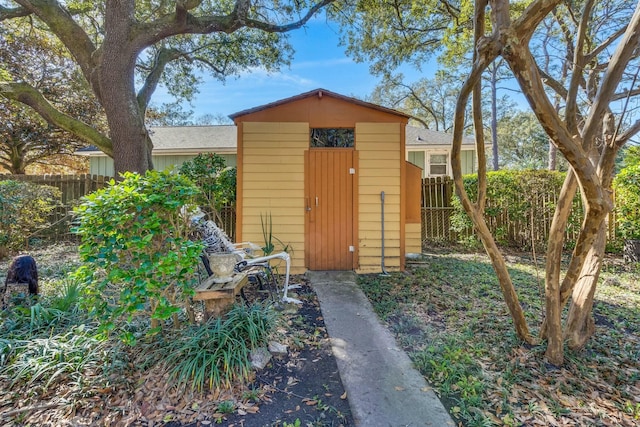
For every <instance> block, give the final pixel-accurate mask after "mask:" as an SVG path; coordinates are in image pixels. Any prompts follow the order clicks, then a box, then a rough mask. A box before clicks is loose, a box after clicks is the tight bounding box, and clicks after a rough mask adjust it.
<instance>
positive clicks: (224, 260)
mask: <svg viewBox="0 0 640 427" xmlns="http://www.w3.org/2000/svg"><path fill="white" fill-rule="evenodd" d="M208 258H209V266H210V267H211V271H213V274H214V276H215V278H214V279H213V281H214V282H215V283H227V282H230V281H231V280H233V278H232V277H231V275H232V274H233V269H234V267H235V266H236V263H237V262H238V256H237V255H236V254H232V253H226V252H223V253H212V254H209V255H208Z"/></svg>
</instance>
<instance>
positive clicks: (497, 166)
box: [491, 63, 500, 171]
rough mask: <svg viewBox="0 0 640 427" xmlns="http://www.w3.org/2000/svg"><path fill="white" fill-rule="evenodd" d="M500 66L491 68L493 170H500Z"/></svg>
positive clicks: (494, 64) (494, 65)
mask: <svg viewBox="0 0 640 427" xmlns="http://www.w3.org/2000/svg"><path fill="white" fill-rule="evenodd" d="M497 80H498V65H497V64H496V63H493V64H492V66H491V154H492V156H493V162H492V163H493V164H492V166H493V170H494V171H497V170H499V169H500V162H499V160H500V159H499V157H498V156H499V155H498V106H497V103H498V88H497V86H496V85H497Z"/></svg>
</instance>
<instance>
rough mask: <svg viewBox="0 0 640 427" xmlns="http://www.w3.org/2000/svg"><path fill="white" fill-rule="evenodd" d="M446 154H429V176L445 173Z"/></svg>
mask: <svg viewBox="0 0 640 427" xmlns="http://www.w3.org/2000/svg"><path fill="white" fill-rule="evenodd" d="M448 163H449V162H448V156H447V154H444V153H443V154H430V155H429V176H438V175H447V165H448Z"/></svg>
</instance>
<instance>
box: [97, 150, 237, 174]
mask: <svg viewBox="0 0 640 427" xmlns="http://www.w3.org/2000/svg"><path fill="white" fill-rule="evenodd" d="M196 155H197V154H191V155H163V156H157V155H156V156H151V158H152V160H153V167H154V168H155V169H156V170H165V169H168V168H169V167H172V166H174V167H180V165H181V164H182V163H184V162H186V161H188V160H191V159H193V158H194V157H195V156H196ZM219 156H220V157H222V158H223V159H224V160H225V162H226V164H227V166H231V167H234V166H236V158H237V156H236V155H235V154H219ZM113 171H114V169H113V159H112V158H111V157H107V156H92V157H90V158H89V174H90V175H103V176H113V174H114V172H113Z"/></svg>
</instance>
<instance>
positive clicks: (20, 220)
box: [0, 180, 60, 250]
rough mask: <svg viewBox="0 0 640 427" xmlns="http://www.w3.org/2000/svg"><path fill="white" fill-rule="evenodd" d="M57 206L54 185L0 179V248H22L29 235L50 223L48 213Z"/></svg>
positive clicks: (58, 197) (57, 194)
mask: <svg viewBox="0 0 640 427" xmlns="http://www.w3.org/2000/svg"><path fill="white" fill-rule="evenodd" d="M59 205H60V190H58V189H57V188H55V187H51V186H48V185H38V184H33V183H30V182H20V181H13V180H7V181H0V248H2V247H6V248H9V249H13V250H17V249H20V248H22V247H24V246H25V244H26V243H27V239H28V238H29V236H31V235H32V234H33V233H34V232H36V231H37V230H39V229H42V228H45V227H47V226H48V225H49V214H50V213H51V212H52V211H53V209H54V208H56V207H57V206H59Z"/></svg>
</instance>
